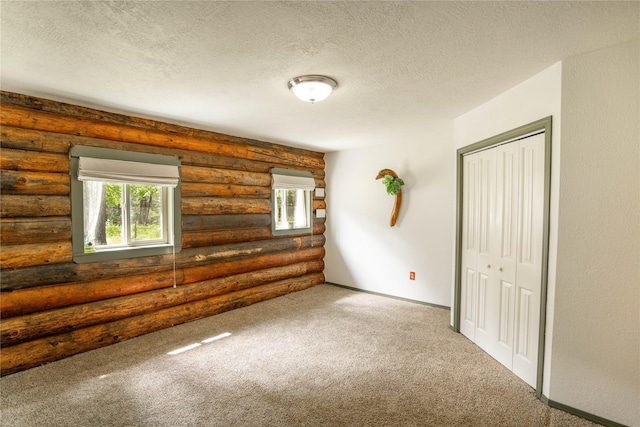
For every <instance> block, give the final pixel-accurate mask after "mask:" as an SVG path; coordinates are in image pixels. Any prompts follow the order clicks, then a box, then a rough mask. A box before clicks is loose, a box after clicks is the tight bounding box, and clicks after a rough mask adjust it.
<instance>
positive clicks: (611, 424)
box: [540, 394, 627, 427]
mask: <svg viewBox="0 0 640 427" xmlns="http://www.w3.org/2000/svg"><path fill="white" fill-rule="evenodd" d="M540 401H542V403H544V404H545V405H547V406H549V407H550V408H554V409H559V410H561V411H564V412H566V413H569V414H571V415H575V416H576V417H580V418H584V419H585V420H587V421H591V422H593V423H596V424H600V425H602V426H605V427H627V426H625V425H624V424H620V423H617V422H615V421H611V420H608V419H606V418H602V417H599V416H597V415H593V414H590V413H588V412H585V411H582V410H580V409H576V408H574V407H571V406H569V405H565V404H564V403H560V402H556V401H554V400H551V399H549V398H548V397H547V396H545V395H544V394H543V395H542V396H540Z"/></svg>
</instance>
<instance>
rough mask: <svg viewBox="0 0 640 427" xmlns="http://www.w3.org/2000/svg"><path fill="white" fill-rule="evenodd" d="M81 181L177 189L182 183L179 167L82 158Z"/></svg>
mask: <svg viewBox="0 0 640 427" xmlns="http://www.w3.org/2000/svg"><path fill="white" fill-rule="evenodd" d="M78 180H79V181H109V182H123V183H126V184H138V185H158V186H162V187H171V188H175V187H176V186H177V185H178V182H179V181H180V173H179V170H178V166H174V165H160V164H152V163H140V162H127V161H124V160H112V159H97V158H93V157H80V158H79V159H78Z"/></svg>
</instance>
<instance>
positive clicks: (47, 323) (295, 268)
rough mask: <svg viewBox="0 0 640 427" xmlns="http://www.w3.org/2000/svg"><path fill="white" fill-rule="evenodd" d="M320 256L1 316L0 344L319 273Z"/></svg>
mask: <svg viewBox="0 0 640 427" xmlns="http://www.w3.org/2000/svg"><path fill="white" fill-rule="evenodd" d="M323 268H324V262H323V261H322V260H318V261H310V262H304V263H298V264H291V265H287V266H283V267H275V268H269V269H265V270H259V271H255V272H251V273H244V274H238V275H233V276H227V277H223V278H218V279H212V280H206V281H203V282H197V283H192V284H189V285H182V286H178V287H176V288H172V287H171V288H164V289H158V290H155V291H150V292H144V293H139V294H134V295H126V296H121V297H118V298H111V299H108V300H102V301H96V302H92V303H88V304H82V305H74V306H70V307H66V308H61V309H58V310H49V311H46V312H40V313H35V314H30V315H26V316H19V317H13V318H10V319H3V321H2V323H0V345H2V348H3V349H4V348H6V347H9V346H12V345H16V344H20V343H23V342H26V341H30V340H34V339H38V338H42V337H46V336H51V335H58V334H61V333H65V332H70V331H74V330H77V329H81V328H86V327H88V326H93V325H97V324H100V323H107V322H112V321H114V320H118V319H123V318H127V317H133V316H137V315H140V314H144V313H148V312H151V311H157V310H160V309H164V308H168V307H173V306H176V305H180V304H186V303H191V302H194V301H198V300H202V299H205V298H211V297H213V296H216V295H222V294H226V293H229V292H235V291H239V290H242V289H247V288H251V287H254V286H259V285H263V284H265V283H270V282H274V281H278V280H284V279H287V278H291V277H299V276H303V275H305V274H311V273H320V272H321V271H322V270H323Z"/></svg>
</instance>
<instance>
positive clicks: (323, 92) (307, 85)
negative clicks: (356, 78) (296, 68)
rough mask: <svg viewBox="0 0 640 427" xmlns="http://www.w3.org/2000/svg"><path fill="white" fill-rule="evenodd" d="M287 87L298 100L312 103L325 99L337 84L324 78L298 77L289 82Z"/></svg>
mask: <svg viewBox="0 0 640 427" xmlns="http://www.w3.org/2000/svg"><path fill="white" fill-rule="evenodd" d="M288 86H289V89H291V91H292V92H293V94H294V95H295V96H297V97H298V98H299V99H301V100H303V101H306V102H311V103H314V102H318V101H322V100H323V99H327V97H328V96H329V95H331V92H333V90H334V89H335V88H337V87H338V83H337V82H336V81H335V80H333V79H331V78H329V77H326V76H300V77H294V78H293V79H291V80H289V84H288Z"/></svg>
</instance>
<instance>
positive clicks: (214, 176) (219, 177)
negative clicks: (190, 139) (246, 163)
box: [181, 165, 271, 187]
mask: <svg viewBox="0 0 640 427" xmlns="http://www.w3.org/2000/svg"><path fill="white" fill-rule="evenodd" d="M181 179H182V181H186V182H201V183H210V184H235V185H256V186H261V187H269V186H270V185H271V175H270V174H269V173H260V172H247V171H238V170H232V169H216V168H211V167H206V168H205V167H200V166H186V165H185V166H183V167H182V173H181Z"/></svg>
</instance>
